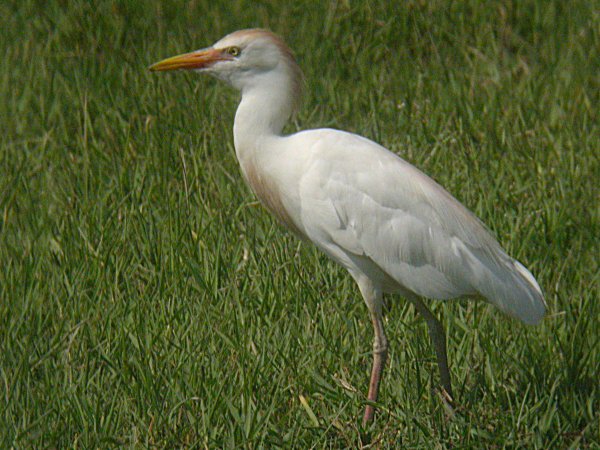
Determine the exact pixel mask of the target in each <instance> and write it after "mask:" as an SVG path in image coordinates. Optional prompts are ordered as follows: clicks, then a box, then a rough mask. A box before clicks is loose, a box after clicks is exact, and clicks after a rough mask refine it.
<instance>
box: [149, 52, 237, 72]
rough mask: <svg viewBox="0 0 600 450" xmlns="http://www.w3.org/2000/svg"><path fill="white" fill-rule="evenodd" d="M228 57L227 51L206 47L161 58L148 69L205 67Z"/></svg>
mask: <svg viewBox="0 0 600 450" xmlns="http://www.w3.org/2000/svg"><path fill="white" fill-rule="evenodd" d="M228 59H231V58H230V57H229V55H228V54H227V53H225V52H223V51H221V50H216V49H213V48H208V49H205V50H198V51H195V52H191V53H184V54H183V55H177V56H172V57H171V58H167V59H163V60H162V61H160V62H157V63H156V64H152V65H151V66H150V67H149V69H150V70H151V71H153V72H163V71H166V70H177V69H188V70H189V69H205V68H207V67H210V66H211V65H213V64H214V63H216V62H218V61H226V60H228Z"/></svg>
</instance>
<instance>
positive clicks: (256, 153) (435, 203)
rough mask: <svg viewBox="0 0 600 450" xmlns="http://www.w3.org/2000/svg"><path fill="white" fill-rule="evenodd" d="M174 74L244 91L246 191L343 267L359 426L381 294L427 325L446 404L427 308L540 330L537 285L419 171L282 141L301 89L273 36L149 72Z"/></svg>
mask: <svg viewBox="0 0 600 450" xmlns="http://www.w3.org/2000/svg"><path fill="white" fill-rule="evenodd" d="M174 69H190V70H194V71H197V72H200V73H206V74H209V75H212V76H214V77H216V78H218V79H221V80H223V81H225V82H227V83H228V84H230V85H231V86H233V87H234V88H236V89H238V90H239V91H241V101H240V104H239V106H238V109H237V112H236V114H235V120H234V124H233V139H234V144H235V152H236V156H237V159H238V161H239V164H240V166H241V170H242V173H243V175H244V178H245V179H246V181H247V183H248V185H249V186H250V188H251V189H252V191H253V192H254V193H255V194H256V196H257V197H258V198H259V199H260V201H261V202H262V204H263V205H264V206H265V207H266V209H267V210H269V211H270V212H271V213H272V214H273V215H274V216H275V217H276V218H277V219H278V220H279V222H281V223H282V224H283V225H284V226H286V227H287V228H288V229H289V230H291V231H292V232H293V233H294V234H296V235H297V236H299V237H300V238H302V239H303V240H305V241H311V242H313V243H314V244H315V245H316V246H317V247H318V248H320V249H321V250H322V251H323V252H324V253H325V254H326V255H327V256H329V257H330V258H331V259H333V260H334V261H336V262H338V263H339V264H341V265H342V266H343V267H345V268H346V270H348V272H350V275H351V276H352V277H353V278H354V280H355V281H356V283H357V284H358V288H359V290H360V293H361V294H362V296H363V298H364V300H365V303H366V304H367V307H368V310H369V313H370V317H371V321H372V322H373V328H374V341H373V366H372V371H371V381H370V384H369V391H368V395H367V400H368V402H367V406H366V409H365V413H364V417H363V424H364V425H365V426H366V425H367V424H368V423H369V421H371V420H372V418H373V415H374V411H375V410H374V405H373V404H374V403H375V402H376V401H377V395H378V392H379V382H380V380H381V376H382V372H383V368H384V365H385V362H386V357H387V350H388V341H387V339H386V336H385V333H384V329H383V321H382V296H383V294H384V293H397V294H400V295H402V296H403V297H405V298H406V299H408V300H409V301H410V302H412V303H413V304H414V306H415V308H416V310H417V311H418V312H419V313H420V314H421V315H422V316H423V317H424V319H425V321H426V322H427V325H428V328H429V332H430V336H431V340H432V344H433V346H434V348H435V351H436V356H437V363H438V366H439V370H440V379H441V385H442V387H443V389H444V390H445V394H446V396H447V398H448V400H449V401H450V402H451V400H452V388H451V385H450V371H449V369H448V360H447V356H446V336H445V332H444V328H443V326H442V324H441V323H440V321H439V320H438V319H437V318H436V317H435V316H434V315H433V314H432V313H431V311H430V310H429V309H428V308H427V306H425V304H424V303H423V301H422V299H423V298H429V299H440V300H447V299H452V298H456V297H465V296H466V297H479V298H483V299H486V300H487V301H488V302H489V303H492V304H493V305H495V306H497V307H498V308H500V310H502V311H503V312H505V313H506V314H508V315H509V316H512V317H515V318H517V319H520V320H521V321H523V322H525V323H526V324H536V323H538V322H539V321H540V320H541V319H542V317H543V315H544V312H545V309H546V305H545V302H544V297H543V295H542V291H541V289H540V287H539V285H538V283H537V282H536V280H535V278H534V277H533V275H531V273H530V272H529V271H528V270H527V269H526V268H525V267H524V266H523V265H522V264H521V263H519V262H518V261H516V260H514V259H513V258H511V257H510V256H508V255H507V254H506V252H505V251H504V250H503V249H502V248H501V247H500V245H499V244H498V242H497V241H496V240H495V239H494V237H492V235H491V234H490V232H489V231H488V230H487V229H486V227H485V225H483V223H482V222H480V221H479V220H478V219H477V218H476V217H475V216H474V215H473V214H472V213H471V212H470V211H469V210H467V209H466V208H465V207H464V206H463V205H462V204H460V203H459V202H458V201H457V200H456V199H455V198H454V197H452V196H451V195H450V194H449V193H448V192H447V191H446V190H444V188H442V187H441V186H440V185H439V184H437V183H436V182H435V181H433V180H432V179H431V178H429V177H428V176H427V175H425V174H424V173H422V172H421V171H420V170H418V169H417V168H415V167H413V166H412V165H410V164H409V163H407V162H406V161H404V160H403V159H402V158H400V157H398V156H397V155H395V154H394V153H392V152H390V151H388V150H387V149H385V148H384V147H382V146H380V145H378V144H376V143H375V142H372V141H370V140H369V139H366V138H364V137H361V136H358V135H356V134H352V133H348V132H344V131H339V130H333V129H317V130H306V131H301V132H298V133H295V134H291V135H283V134H282V130H283V127H284V125H285V123H286V122H287V120H288V119H289V118H290V116H291V114H292V113H293V112H294V110H295V109H296V107H297V105H298V100H299V98H300V95H301V88H302V84H303V78H302V73H301V71H300V68H299V67H298V64H297V63H296V61H295V59H294V56H293V54H292V52H291V50H290V49H289V48H288V47H287V46H286V44H285V43H284V42H283V40H282V39H281V38H280V37H278V36H277V35H275V34H273V33H271V32H270V31H266V30H261V29H249V30H240V31H236V32H234V33H231V34H229V35H227V36H225V37H224V38H222V39H221V40H219V41H218V42H216V43H215V44H214V45H213V46H211V47H208V48H205V49H202V50H197V51H194V52H191V53H186V54H183V55H179V56H174V57H172V58H168V59H165V60H163V61H160V62H158V63H156V64H154V65H152V66H151V67H150V70H152V71H166V70H174ZM442 392H443V391H442Z"/></svg>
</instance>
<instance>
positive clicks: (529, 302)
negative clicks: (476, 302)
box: [474, 254, 546, 325]
mask: <svg viewBox="0 0 600 450" xmlns="http://www.w3.org/2000/svg"><path fill="white" fill-rule="evenodd" d="M502 256H503V258H501V259H500V260H496V261H490V260H489V259H488V260H487V261H485V262H484V265H483V266H484V267H483V268H482V267H481V266H477V269H476V270H477V271H479V272H480V273H479V276H478V277H475V279H476V280H478V282H476V285H475V286H474V287H475V288H476V289H477V291H479V293H480V294H481V295H483V296H484V297H486V298H487V299H488V301H489V302H490V303H492V304H494V305H496V306H497V307H498V308H500V309H501V310H502V311H504V312H505V313H506V314H508V315H510V316H512V317H515V318H517V319H519V320H521V321H523V322H524V323H526V324H528V325H535V324H537V323H539V322H540V320H542V318H543V317H544V314H545V312H546V302H545V301H544V295H543V294H542V290H541V289H540V286H539V284H538V283H537V281H536V280H535V278H534V277H533V275H532V274H531V272H529V270H527V269H526V268H525V266H523V264H521V263H520V262H519V261H517V260H514V259H512V258H511V257H509V256H508V255H506V254H504V255H502ZM486 259H487V258H486ZM494 259H495V258H494ZM479 261H480V262H483V261H481V259H479ZM481 271H483V273H481Z"/></svg>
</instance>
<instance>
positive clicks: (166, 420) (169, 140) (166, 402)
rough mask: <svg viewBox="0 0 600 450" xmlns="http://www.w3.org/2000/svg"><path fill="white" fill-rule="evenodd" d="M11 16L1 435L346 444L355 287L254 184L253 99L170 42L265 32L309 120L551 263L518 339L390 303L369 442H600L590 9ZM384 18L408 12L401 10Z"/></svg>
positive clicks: (0, 126)
mask: <svg viewBox="0 0 600 450" xmlns="http://www.w3.org/2000/svg"><path fill="white" fill-rule="evenodd" d="M322 3H323V4H322V5H320V6H319V5H314V4H313V2H307V1H306V2H303V1H299V2H291V4H292V5H291V6H281V5H282V4H283V2H275V1H265V2H258V3H257V2H250V1H231V2H208V1H207V2H204V1H192V2H188V1H174V2H165V3H163V4H161V3H158V2H151V1H143V0H136V1H103V2H95V4H94V5H93V6H91V4H92V3H91V2H87V1H82V0H74V1H69V2H66V1H49V2H36V1H32V0H23V1H20V2H14V3H12V2H2V3H0V17H2V34H3V39H2V40H0V45H1V50H2V51H1V54H2V55H3V62H2V65H0V96H1V97H0V143H1V149H0V262H1V265H0V447H2V448H10V447H15V448H44V447H48V448H67V447H71V448H75V447H77V448H94V447H95V448H106V447H114V446H125V447H131V448H146V447H152V448H155V447H157V448H174V447H210V448H219V447H226V448H232V447H248V448H260V447H277V446H283V447H292V446H293V447H297V448H308V447H317V448H322V447H334V448H337V447H356V446H359V445H360V444H361V443H366V442H367V439H368V438H367V437H366V435H365V434H361V430H360V427H359V422H360V418H361V414H362V410H363V407H364V402H365V391H366V387H367V382H368V376H369V370H370V362H371V355H370V350H371V339H372V329H371V325H370V322H369V320H368V315H367V312H366V308H365V306H364V305H363V304H362V300H361V298H360V296H359V294H358V291H357V289H356V287H355V286H354V284H353V283H352V281H351V280H350V278H349V276H348V275H347V274H346V273H344V272H343V270H342V269H340V268H338V267H337V266H335V265H334V264H333V263H331V262H329V261H328V260H327V259H326V258H325V257H323V256H322V255H320V254H319V253H318V252H317V251H316V250H314V249H313V248H311V247H310V246H308V245H306V244H299V243H298V242H297V241H296V240H295V239H294V238H293V237H291V236H290V235H289V234H287V233H286V232H284V231H283V230H281V229H280V227H279V226H278V225H277V224H276V223H275V222H274V220H273V219H271V218H270V217H269V216H268V214H267V213H266V212H265V210H263V209H262V208H261V207H259V205H258V204H257V203H256V201H255V199H254V198H253V196H252V195H251V194H250V193H249V191H248V189H247V188H246V187H245V186H244V185H243V183H242V182H241V177H240V172H239V169H238V166H237V162H236V161H235V155H234V152H233V147H232V135H231V126H232V120H233V114H234V111H235V106H236V102H237V95H236V93H234V92H233V91H231V90H229V89H228V88H226V87H224V86H222V85H220V84H218V83H217V82H215V81H214V80H210V79H205V78H201V77H198V76H195V75H194V74H183V73H177V74H166V75H165V74H160V75H157V74H151V73H149V72H148V71H147V70H146V68H147V66H148V65H149V64H150V63H152V62H155V61H157V60H159V59H162V58H163V57H166V56H170V55H173V54H176V53H179V52H183V51H188V50H192V49H195V48H200V47H203V46H205V45H208V44H210V43H212V42H213V41H215V40H216V39H218V38H219V37H220V36H221V35H223V34H225V33H227V32H229V31H233V30H235V29H239V28H246V27H254V26H261V27H268V28H271V29H272V30H274V31H276V32H278V33H280V34H282V35H283V36H284V37H285V38H286V40H287V41H288V42H289V44H290V46H291V47H292V48H293V49H294V50H295V51H296V54H297V56H298V60H299V62H300V64H301V66H302V67H303V69H304V71H305V74H306V79H307V90H306V91H307V92H306V98H305V102H304V105H303V108H302V110H301V112H300V113H299V114H298V116H297V117H296V119H295V121H294V122H293V123H292V124H290V126H289V131H295V130H296V129H298V128H310V127H321V126H332V127H336V128H341V129H346V130H350V131H354V132H357V133H359V134H362V135H365V136H367V137H370V138H372V139H375V140H377V141H379V142H381V143H382V144H384V145H386V146H387V147H388V148H390V149H392V150H393V151H394V152H396V153H398V154H400V155H402V156H403V157H404V158H406V159H407V160H409V161H410V162H412V163H413V164H415V165H417V166H418V167H420V168H421V169H423V170H424V171H425V172H427V173H428V174H430V175H432V176H433V177H434V178H435V179H437V180H438V181H439V182H440V183H442V184H443V185H444V186H446V187H447V188H448V190H449V191H450V192H451V193H453V194H454V195H455V196H456V197H457V198H459V199H460V200H461V201H462V202H463V203H464V204H465V205H467V206H468V207H469V208H470V209H472V210H473V211H475V212H476V214H477V215H478V216H479V217H480V218H482V220H483V221H484V222H486V223H487V224H488V225H489V226H490V227H491V228H492V230H493V231H494V233H495V234H496V235H497V236H498V238H499V240H500V242H501V243H502V244H503V246H504V247H505V248H507V250H508V251H509V252H510V253H511V254H512V255H513V256H515V257H516V258H518V259H519V260H521V261H523V262H524V263H525V264H526V265H527V266H528V267H529V268H530V269H531V270H532V272H533V273H534V274H535V275H536V277H537V278H538V280H539V282H540V284H541V286H542V287H543V289H544V291H545V294H546V298H547V302H548V305H549V314H548V316H547V318H546V319H545V320H544V321H543V323H542V324H541V325H540V326H538V327H532V328H528V327H525V326H523V325H521V324H518V323H516V322H514V321H512V320H510V319H508V318H506V317H504V316H502V315H501V314H500V313H499V312H498V311H497V310H494V309H493V308H492V307H490V306H486V305H484V304H480V303H473V302H467V301H457V302H450V303H445V304H441V303H434V304H433V307H434V311H435V313H436V314H437V315H439V316H441V317H442V318H443V320H444V323H445V326H446V327H447V329H448V339H449V342H448V345H449V357H450V360H451V366H452V375H453V377H454V384H455V390H456V393H455V394H456V397H457V400H458V402H459V404H460V409H459V412H458V415H457V417H456V418H455V419H454V420H448V419H447V418H446V417H445V414H444V411H443V408H442V406H441V404H440V402H439V401H438V399H437V397H436V395H435V394H433V393H432V388H434V387H435V386H437V376H438V375H437V369H436V366H435V357H434V353H433V349H432V348H431V346H430V345H429V339H428V336H427V332H426V326H425V324H424V322H423V321H422V320H421V319H420V318H419V317H416V315H415V312H414V311H413V309H412V308H411V307H409V306H408V305H407V304H406V302H404V301H403V300H402V299H401V298H393V299H391V302H390V303H391V305H392V306H391V310H390V311H389V313H388V315H387V317H386V321H387V332H388V336H389V337H390V344H391V355H390V358H389V362H388V366H387V368H386V373H385V375H384V382H383V386H382V392H381V396H380V400H381V407H380V410H379V411H380V412H379V414H378V416H377V420H376V423H375V424H374V425H373V426H372V428H371V429H370V430H369V436H370V439H371V442H372V443H375V444H376V445H377V446H378V447H384V448H385V447H396V446H400V445H401V446H403V447H406V448H449V447H457V448H469V447H479V448H482V447H492V448H494V447H495V448H503V447H508V448H519V447H520V448H523V447H526V448H544V449H545V448H568V447H570V448H586V447H588V448H598V446H600V429H599V428H600V427H599V424H600V416H599V411H600V385H599V383H598V374H599V373H600V348H599V331H598V330H599V325H600V323H599V317H600V306H599V304H600V302H599V300H600V299H599V297H600V296H599V289H598V285H599V281H600V280H599V278H600V277H599V267H598V255H599V254H600V252H599V250H600V249H599V244H598V243H599V239H600V231H599V222H600V209H599V197H598V192H599V191H598V183H599V182H598V180H599V178H600V168H599V164H598V159H599V155H600V124H599V117H598V108H599V106H598V105H599V104H600V98H599V92H600V79H599V74H600V55H599V52H598V49H599V48H600V36H599V34H600V31H599V30H600V13H599V11H600V5H599V4H598V2H597V1H583V0H581V1H579V0H575V1H572V2H563V1H542V0H539V1H533V0H531V1H523V2H521V1H516V0H515V1H512V2H511V1H490V2H479V1H475V0H471V1H465V2H445V1H406V2H386V1H374V2H371V6H366V5H362V4H363V3H366V2H350V1H340V2H322ZM396 3H397V5H396V6H394V4H396Z"/></svg>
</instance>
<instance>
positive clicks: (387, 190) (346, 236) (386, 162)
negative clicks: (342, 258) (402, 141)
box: [300, 130, 544, 322]
mask: <svg viewBox="0 0 600 450" xmlns="http://www.w3.org/2000/svg"><path fill="white" fill-rule="evenodd" d="M305 133H313V136H311V137H312V144H311V145H310V149H311V156H310V163H309V164H308V165H307V167H306V169H305V173H304V174H303V176H302V178H301V181H300V186H301V191H302V192H301V195H300V198H301V200H302V208H301V209H302V211H303V215H302V220H303V223H304V225H305V227H306V229H307V230H309V232H313V231H315V232H316V233H317V234H318V235H319V236H320V237H318V238H317V239H331V241H332V242H333V243H334V244H335V245H337V246H339V247H341V248H342V249H344V250H345V251H347V252H351V253H354V254H357V255H360V256H365V257H367V258H369V259H370V260H371V261H372V262H373V264H375V265H376V266H377V267H379V268H380V269H381V270H383V271H384V272H385V273H386V274H387V275H389V276H390V277H391V278H393V279H394V280H395V281H396V282H397V283H398V284H399V285H400V286H401V287H402V288H403V289H408V290H410V291H412V292H414V293H415V294H417V295H419V296H423V297H430V298H439V299H447V298H453V297H457V296H461V295H468V294H480V295H482V296H483V297H485V298H487V299H488V300H489V301H490V302H492V303H494V304H496V305H497V306H498V307H500V308H501V309H502V310H504V311H505V312H507V313H509V314H510V315H513V316H516V317H518V318H520V319H522V320H524V321H526V322H537V321H538V320H539V319H541V316H542V315H543V311H544V302H543V297H542V294H541V291H540V289H539V286H538V285H537V283H536V282H535V279H534V278H533V276H532V275H531V274H530V273H529V272H528V271H527V269H525V268H524V267H523V266H522V265H521V264H520V263H518V262H517V261H515V260H513V259H512V258H510V257H509V256H508V255H507V254H506V253H505V252H504V251H503V250H502V248H501V247H500V245H499V244H498V243H497V241H496V240H495V239H494V237H493V236H492V235H491V234H490V232H489V231H488V230H487V229H486V227H485V226H484V225H483V223H482V222H481V221H480V220H479V219H477V218H476V217H475V216H474V215H473V214H472V213H471V212H470V211H468V210H467V209H466V208H465V207H464V206H463V205H462V204H460V203H459V202H458V201H457V200H456V199H455V198H454V197H452V196H451V195H450V194H449V193H448V192H447V191H445V190H444V189H443V188H442V187H441V186H440V185H439V184H437V183H436V182H435V181H433V180H432V179H431V178H429V177H428V176H426V175H425V174H423V173H422V172H421V171H419V170H418V169H417V168H415V167H414V166H412V165H410V164H409V163H407V162H406V161H404V160H403V159H401V158H399V157H398V156H396V155H394V154H393V153H391V152H389V151H388V150H386V149H385V148H383V147H381V146H379V145H377V144H375V143H374V142H372V141H369V140H368V139H365V138H362V137H360V136H357V135H354V134H351V133H345V132H340V131H336V130H315V131H312V132H305ZM304 139H305V140H306V141H307V142H308V141H311V139H309V136H305V137H304ZM311 239H313V237H311Z"/></svg>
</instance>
